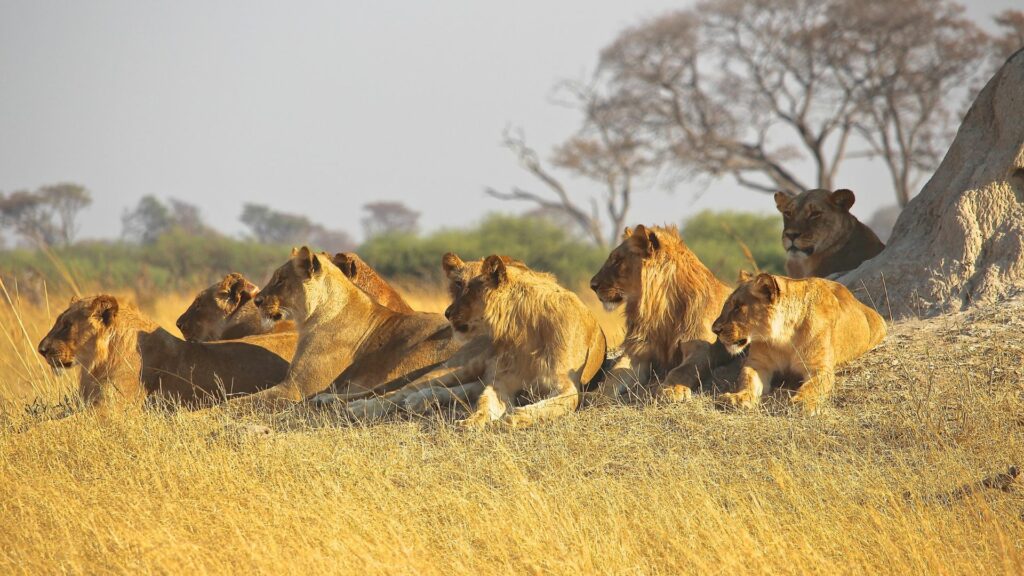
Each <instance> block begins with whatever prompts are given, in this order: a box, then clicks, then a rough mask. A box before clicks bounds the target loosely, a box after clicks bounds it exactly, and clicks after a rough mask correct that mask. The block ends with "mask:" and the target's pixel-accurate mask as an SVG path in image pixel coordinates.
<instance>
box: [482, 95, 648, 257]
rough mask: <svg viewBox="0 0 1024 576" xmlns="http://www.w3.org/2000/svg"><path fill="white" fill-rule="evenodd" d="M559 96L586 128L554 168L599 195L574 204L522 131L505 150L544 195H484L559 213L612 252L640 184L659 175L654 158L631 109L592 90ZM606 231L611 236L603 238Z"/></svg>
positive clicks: (509, 136)
mask: <svg viewBox="0 0 1024 576" xmlns="http://www.w3.org/2000/svg"><path fill="white" fill-rule="evenodd" d="M560 90H561V93H562V94H563V95H564V96H565V97H566V98H565V99H564V103H565V104H566V105H567V106H570V107H572V108H574V109H575V110H577V111H579V112H580V113H581V115H582V117H583V123H582V125H581V126H580V128H579V129H578V130H577V131H576V133H575V134H573V135H572V136H571V137H570V138H569V139H568V140H566V141H565V142H564V143H562V144H561V145H560V146H558V147H556V148H555V150H554V153H553V154H552V156H551V159H550V164H551V167H554V168H556V169H560V170H562V171H564V172H566V173H567V174H570V175H573V176H577V177H582V178H584V179H586V180H588V181H590V182H594V183H596V184H597V185H598V190H599V192H598V193H597V194H591V195H590V196H589V197H588V198H586V199H585V200H581V199H576V198H574V195H572V194H570V191H569V187H568V186H567V185H566V184H565V182H564V179H562V178H560V177H559V176H557V175H556V174H555V172H554V171H553V170H552V169H551V167H548V166H546V165H545V163H544V162H543V161H542V160H541V158H540V155H539V154H538V153H537V151H536V150H534V149H533V148H531V147H530V146H529V145H527V143H526V139H525V137H524V136H523V133H522V131H512V130H506V131H505V134H504V138H503V145H504V146H505V147H506V148H508V149H509V150H510V151H512V153H513V154H514V155H515V156H516V158H518V160H519V163H520V165H522V166H523V168H525V169H526V170H527V171H528V172H530V173H531V174H532V175H533V176H534V177H535V178H536V180H537V181H538V182H540V184H541V185H543V187H544V189H545V191H544V192H543V193H539V192H534V191H531V190H527V189H524V188H519V187H513V188H512V189H511V190H510V191H508V192H502V191H499V190H496V189H494V188H487V189H486V190H485V192H486V193H487V194H488V195H489V196H492V197H494V198H498V199H501V200H518V201H526V202H531V203H533V204H535V205H536V206H537V208H538V209H540V210H543V211H545V212H546V213H548V214H551V213H554V212H561V213H562V214H564V215H565V217H566V218H567V219H569V220H571V221H572V222H575V223H576V224H577V226H578V227H579V229H580V231H581V232H582V233H583V234H584V235H586V236H587V237H588V238H590V239H591V240H592V241H593V242H594V243H595V244H597V245H599V246H608V245H610V244H611V243H613V242H615V241H616V240H617V238H618V235H619V233H621V231H622V229H623V227H624V226H625V224H626V217H627V215H628V213H629V209H630V207H631V204H632V200H633V194H634V193H635V191H636V186H637V182H638V181H640V180H642V179H643V178H645V177H646V176H648V175H650V174H651V173H652V172H653V171H655V170H656V169H657V166H658V161H657V159H656V158H655V155H656V152H655V151H653V149H652V148H651V147H650V146H649V145H648V143H647V142H646V141H645V140H644V138H643V136H642V133H641V130H640V129H639V128H640V126H639V125H638V124H637V123H636V121H635V119H634V118H632V117H631V114H632V113H633V109H632V108H631V107H629V106H624V105H623V103H621V102H617V101H616V100H615V99H614V98H615V97H609V96H606V95H603V94H601V93H600V91H599V88H598V87H597V86H595V85H592V84H583V83H578V82H564V83H562V84H561V85H560ZM617 97H621V95H620V96H617ZM605 219H607V226H608V227H607V228H606V227H605ZM605 230H609V231H610V233H609V234H605Z"/></svg>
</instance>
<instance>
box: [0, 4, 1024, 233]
mask: <svg viewBox="0 0 1024 576" xmlns="http://www.w3.org/2000/svg"><path fill="white" fill-rule="evenodd" d="M688 4H689V3H687V2H669V1H665V0H629V1H626V0H519V1H516V2H490V1H482V0H462V1H459V0H443V1H429V2H428V1H418V2H417V1H407V2H384V1H358V2H357V1H348V2H327V1H321V2H311V1H304V2H255V1H250V0H247V1H244V2H243V1H239V2H214V1H210V0H206V1H193V0H189V1H174V2H170V1H168V2H163V3H157V2H149V1H140V0H127V1H97V2H86V1H82V0H69V1H64V2H55V1H50V0H25V1H16V0H0V191H4V192H10V191H13V190H16V189H19V188H35V187H37V186H39V185H42V184H48V183H54V182H58V181H74V182H78V183H81V184H84V185H85V186H87V187H88V188H89V189H90V190H91V191H92V193H93V197H94V200H95V202H94V205H93V206H92V207H91V208H89V210H88V211H87V212H86V214H85V216H84V226H83V234H82V235H83V236H90V237H94V236H116V235H117V234H119V233H120V229H121V226H120V215H121V212H122V210H123V209H124V208H125V207H127V206H129V205H134V204H135V202H137V201H138V198H139V197H141V196H142V195H144V194H154V195H156V196H158V197H162V198H166V197H171V196H173V197H178V198H181V199H184V200H186V201H189V202H193V203H196V204H198V205H199V206H200V207H201V208H202V210H203V213H204V216H205V217H206V219H207V220H208V221H209V222H210V223H212V224H213V225H215V226H217V227H218V228H220V229H223V230H226V231H229V232H239V231H241V229H242V227H241V225H240V224H239V223H238V215H239V213H240V212H241V207H242V204H243V203H244V202H247V201H248V202H256V203H263V204H269V205H271V206H272V207H274V208H277V209H281V210H286V211H301V212H304V213H306V214H307V215H309V216H311V217H312V218H313V219H314V220H315V221H318V222H321V223H323V224H325V225H327V226H329V227H332V228H338V229H342V230H346V231H349V232H350V233H352V234H353V235H354V236H356V237H359V236H360V235H361V229H360V225H359V220H360V217H361V210H360V207H361V206H362V205H363V204H364V203H366V202H370V201H374V200H401V201H403V202H405V203H407V204H408V205H410V206H411V207H413V208H414V209H416V210H419V211H421V212H422V213H423V218H422V223H423V225H424V227H425V228H426V229H428V230H429V229H434V228H436V227H439V226H443V225H446V224H453V225H458V224H464V223H467V222H469V221H473V220H475V219H477V218H478V217H479V216H480V215H482V214H483V213H485V212H487V211H492V210H505V211H519V210H524V209H526V206H522V205H511V204H507V203H502V202H499V201H497V200H493V199H490V198H487V197H485V196H484V194H483V188H484V186H486V185H491V186H495V187H499V188H507V187H509V186H510V185H513V184H518V185H523V186H529V187H533V188H537V187H536V186H535V185H534V182H533V181H532V180H531V179H530V177H529V176H528V175H526V174H525V173H524V172H522V171H521V170H520V168H519V167H518V165H517V164H516V162H515V160H514V159H513V158H512V157H511V155H510V154H509V153H508V152H507V151H506V150H504V149H502V148H501V147H500V145H499V144H500V137H501V133H502V130H503V128H504V127H505V126H506V125H512V126H521V127H523V128H524V129H525V131H526V135H527V137H528V140H529V141H530V142H531V144H533V145H534V146H535V147H536V148H537V149H538V150H540V151H542V152H545V153H546V152H547V151H549V150H550V149H551V147H552V146H553V145H554V144H557V143H558V142H559V141H561V140H562V139H564V138H565V137H566V136H567V135H568V134H569V133H570V132H571V131H572V130H573V129H574V128H575V127H576V125H577V122H578V119H577V118H576V117H575V116H574V115H573V114H572V113H571V112H570V111H568V110H566V109H564V108H560V107H558V106H556V105H554V104H552V102H551V87H552V85H553V84H554V83H555V82H556V81H557V80H558V79H560V78H566V77H570V78H581V77H583V76H584V75H585V74H587V73H588V72H590V71H592V70H593V67H594V65H595V63H596V59H597V55H598V51H599V50H600V49H601V47H602V46H604V45H605V44H607V43H608V42H610V41H611V40H612V39H613V38H614V37H615V35H616V33H617V32H619V31H620V30H621V29H622V28H624V27H626V26H628V25H631V24H635V23H637V22H639V21H641V20H642V19H644V18H646V17H650V16H653V15H656V14H658V13H660V12H662V11H665V10H667V9H671V8H676V7H685V6H687V5H688ZM966 4H967V5H968V7H969V12H970V14H971V15H972V16H974V17H975V18H976V19H979V20H980V19H984V20H985V22H984V23H985V24H986V25H987V24H988V20H989V19H990V16H991V15H992V14H994V13H996V12H998V11H1000V10H1003V9H1006V8H1013V7H1020V3H1019V1H1017V0H988V1H974V2H967V3H966ZM838 180H839V181H838V184H839V185H840V186H844V187H849V188H852V189H853V190H855V191H856V192H857V193H858V205H857V206H856V207H855V208H854V212H855V213H857V214H859V215H860V216H861V217H865V218H866V217H867V216H869V215H870V214H871V213H872V212H873V210H874V209H875V208H876V207H878V206H881V205H884V204H891V203H892V201H891V198H892V193H891V191H890V190H889V187H888V185H887V184H886V182H887V180H886V177H885V174H884V173H883V172H882V171H881V168H880V167H877V168H875V167H871V166H869V165H868V166H865V165H863V164H861V165H852V164H850V165H848V167H847V169H846V170H844V171H842V172H841V173H840V175H839V179H838ZM574 184H575V185H577V186H585V184H584V183H581V182H576V183H574ZM702 191H703V192H704V193H703V194H700V192H702ZM314 206H315V207H314ZM707 207H712V208H725V207H728V208H742V209H750V210H772V209H773V208H774V204H773V203H772V201H771V199H770V198H769V197H768V196H766V195H762V194H758V193H755V192H751V191H747V190H744V189H741V188H738V187H737V186H735V185H734V184H732V183H731V182H729V181H723V182H720V183H715V184H712V185H711V186H710V187H706V186H698V185H695V184H690V183H686V182H683V183H681V184H679V185H678V186H676V189H675V191H674V192H672V193H669V192H666V191H663V190H655V191H651V192H648V193H645V194H644V195H642V196H639V197H638V198H637V200H636V209H635V211H634V212H633V213H632V214H633V217H632V218H631V220H633V221H634V222H644V221H647V222H655V223H660V222H666V221H668V222H678V221H680V220H681V219H682V218H684V217H685V216H686V215H687V214H691V213H693V212H695V211H697V210H700V209H702V208H707Z"/></svg>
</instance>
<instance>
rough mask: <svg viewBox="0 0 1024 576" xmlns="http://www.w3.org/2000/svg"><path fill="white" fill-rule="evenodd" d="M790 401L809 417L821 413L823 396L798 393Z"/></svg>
mask: <svg viewBox="0 0 1024 576" xmlns="http://www.w3.org/2000/svg"><path fill="white" fill-rule="evenodd" d="M789 401H790V403H792V404H793V406H796V407H797V408H799V409H800V411H801V412H802V413H804V414H806V415H808V416H813V415H815V414H817V413H818V412H820V411H821V396H820V395H818V394H813V393H811V394H808V393H801V392H797V393H796V394H794V395H793V396H792V397H791V398H790V399H789Z"/></svg>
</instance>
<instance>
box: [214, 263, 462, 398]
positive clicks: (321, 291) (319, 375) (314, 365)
mask: <svg viewBox="0 0 1024 576" xmlns="http://www.w3.org/2000/svg"><path fill="white" fill-rule="evenodd" d="M253 301H254V302H255V304H256V306H257V307H258V308H259V310H260V313H261V314H263V316H264V317H265V318H268V319H270V320H273V321H280V320H283V319H290V320H292V321H294V322H295V325H296V326H297V327H298V331H299V342H298V347H297V349H296V352H295V358H294V360H293V361H292V364H291V366H290V368H289V370H288V374H287V376H286V377H285V378H284V379H283V380H282V381H281V382H280V383H278V384H277V385H276V386H274V387H272V388H270V389H268V390H264V391H263V392H260V393H259V394H254V395H253V396H250V397H247V398H242V399H239V400H238V401H237V402H234V403H232V404H234V406H235V407H237V408H246V407H251V408H258V409H271V410H273V409H279V408H283V407H287V406H289V405H291V404H293V403H295V402H299V401H302V400H304V399H306V398H310V397H311V396H313V395H314V394H317V393H319V392H323V391H324V390H326V389H327V388H329V387H331V386H332V383H333V385H334V388H335V391H336V392H338V393H340V396H341V397H343V398H347V399H352V398H359V397H363V396H366V395H369V394H374V393H383V392H386V391H387V389H386V388H382V386H384V385H388V386H394V387H395V388H398V387H401V386H402V385H405V384H407V383H408V382H411V381H413V380H415V379H416V378H418V377H419V376H421V375H423V374H425V373H426V372H428V371H430V370H431V369H433V368H435V367H437V366H438V365H439V364H440V363H442V362H444V361H445V360H447V359H448V358H449V357H451V355H452V354H453V353H454V352H455V351H456V350H457V348H458V345H457V344H456V343H455V342H454V340H453V339H452V332H451V328H450V326H448V323H447V322H446V321H445V319H444V317H443V316H441V315H440V314H428V313H425V312H411V313H403V312H396V311H394V310H390V309H388V308H385V307H383V306H381V305H380V304H378V303H377V302H375V301H374V300H373V299H372V298H370V296H368V295H367V294H366V293H365V292H363V291H362V290H360V289H359V288H357V287H356V286H355V284H353V283H352V281H351V280H349V278H348V277H347V276H346V275H345V274H344V273H342V271H341V270H340V269H339V268H338V267H337V266H335V265H334V264H332V263H331V261H330V259H329V258H328V257H327V255H325V254H315V253H313V252H311V251H310V250H309V249H308V248H306V247H305V246H304V247H302V248H301V249H299V250H294V251H293V252H292V256H291V258H289V260H288V261H287V262H285V263H284V264H283V265H282V266H281V267H279V268H278V269H277V270H276V271H275V272H274V275H273V276H272V277H271V280H270V282H269V283H268V285H267V286H266V287H265V288H264V289H263V290H262V291H261V292H260V293H259V294H257V295H256V296H255V298H254V299H253Z"/></svg>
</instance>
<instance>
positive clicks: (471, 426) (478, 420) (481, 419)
mask: <svg viewBox="0 0 1024 576" xmlns="http://www.w3.org/2000/svg"><path fill="white" fill-rule="evenodd" d="M490 421H491V420H490V418H488V417H487V415H486V414H472V415H470V416H469V418H465V419H463V420H458V421H456V422H455V424H456V425H457V426H458V427H459V428H463V429H466V430H482V429H483V428H484V427H485V426H487V424H488V423H489V422H490Z"/></svg>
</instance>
